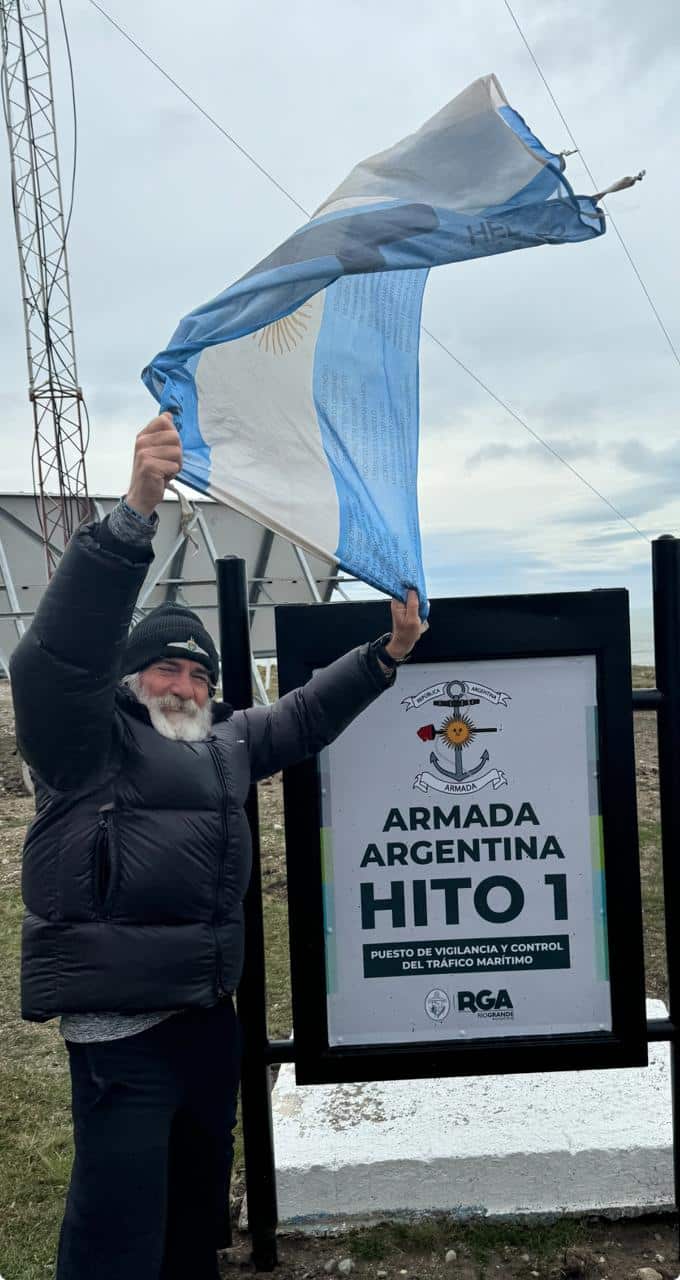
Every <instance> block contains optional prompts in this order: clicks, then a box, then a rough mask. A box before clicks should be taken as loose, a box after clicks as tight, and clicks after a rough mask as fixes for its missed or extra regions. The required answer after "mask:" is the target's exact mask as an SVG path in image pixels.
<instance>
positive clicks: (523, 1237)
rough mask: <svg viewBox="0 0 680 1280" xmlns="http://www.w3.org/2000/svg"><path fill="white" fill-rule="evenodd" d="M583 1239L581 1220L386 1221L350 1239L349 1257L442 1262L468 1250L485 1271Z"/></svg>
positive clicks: (547, 1253) (446, 1218)
mask: <svg viewBox="0 0 680 1280" xmlns="http://www.w3.org/2000/svg"><path fill="white" fill-rule="evenodd" d="M583 1235H584V1226H583V1224H582V1223H581V1222H580V1221H578V1220H577V1219H562V1220H560V1221H559V1222H556V1223H552V1224H549V1225H545V1226H531V1227H529V1226H524V1225H522V1224H520V1223H512V1222H493V1221H487V1220H486V1219H485V1218H480V1219H479V1220H478V1221H474V1222H468V1223H462V1222H456V1221H455V1220H453V1219H451V1218H449V1217H433V1218H429V1219H427V1220H425V1221H419V1222H385V1223H380V1224H379V1225H377V1226H375V1227H369V1228H367V1229H366V1230H363V1231H356V1232H352V1233H351V1234H350V1237H349V1239H348V1241H347V1245H348V1252H350V1253H351V1254H352V1256H353V1257H355V1258H361V1259H362V1260H363V1261H364V1262H382V1261H383V1259H386V1258H392V1259H393V1258H394V1255H395V1254H401V1255H403V1257H404V1258H405V1259H407V1258H408V1257H409V1256H411V1255H415V1254H424V1253H431V1254H434V1255H436V1256H437V1257H439V1258H442V1257H443V1256H444V1254H445V1252H446V1251H447V1249H456V1250H461V1249H464V1250H465V1251H466V1252H468V1253H469V1254H470V1255H471V1256H472V1258H473V1259H474V1261H475V1262H476V1263H478V1264H479V1265H480V1266H483V1265H484V1264H485V1263H486V1262H487V1261H488V1259H489V1258H490V1257H491V1256H492V1255H494V1254H499V1253H502V1252H503V1250H505V1249H523V1250H525V1251H526V1252H527V1253H530V1254H531V1256H532V1257H533V1258H534V1259H536V1260H538V1259H540V1258H541V1257H544V1256H545V1257H547V1256H552V1255H554V1254H555V1253H558V1252H559V1251H563V1250H564V1249H567V1248H571V1247H574V1246H575V1245H577V1244H578V1243H579V1242H580V1240H581V1239H582V1238H583Z"/></svg>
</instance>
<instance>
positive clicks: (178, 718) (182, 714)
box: [123, 671, 212, 742]
mask: <svg viewBox="0 0 680 1280" xmlns="http://www.w3.org/2000/svg"><path fill="white" fill-rule="evenodd" d="M123 684H124V685H127V687H128V689H131V690H132V692H133V693H134V695H135V697H136V698H137V701H138V702H141V703H142V704H143V706H145V707H146V709H147V711H148V713H149V719H150V720H151V723H152V725H153V727H154V729H156V730H157V732H158V733H162V735H163V737H164V738H174V739H175V741H177V742H202V741H203V739H204V738H207V737H208V734H209V733H210V730H211V728H212V706H211V704H210V702H209V701H208V702H206V704H205V706H204V707H199V705H198V703H197V702H194V699H193V698H178V697H177V696H176V695H175V694H174V693H166V694H163V696H162V697H152V696H151V695H150V694H148V693H147V692H146V690H145V689H144V687H143V684H142V676H141V672H139V671H136V672H134V674H133V675H131V676H124V677H123ZM166 711H172V713H173V714H172V715H170V716H167V715H166V714H165V713H166Z"/></svg>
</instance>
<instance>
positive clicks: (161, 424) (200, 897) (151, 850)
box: [11, 414, 422, 1280]
mask: <svg viewBox="0 0 680 1280" xmlns="http://www.w3.org/2000/svg"><path fill="white" fill-rule="evenodd" d="M181 465H182V450H181V444H180V439H179V436H178V434H177V431H176V430H175V428H174V426H173V423H172V419H171V417H170V415H169V414H162V415H161V416H160V417H158V418H155V419H154V420H153V421H152V422H151V423H149V425H148V426H147V427H146V428H145V429H144V430H143V431H142V432H140V434H139V436H138V437H137V442H136V446H135V456H134V463H133V469H132V478H131V481H130V486H129V489H128V492H127V495H126V497H125V499H123V500H122V501H121V503H120V504H119V505H118V506H117V507H116V508H115V510H114V511H113V512H112V513H111V515H110V516H109V517H108V518H107V519H105V520H103V521H102V522H101V523H93V524H89V525H85V526H83V527H82V528H81V529H80V530H79V531H78V533H77V534H76V535H75V537H74V538H73V539H72V540H71V543H70V544H69V546H68V548H67V550H66V552H65V553H64V556H63V558H62V560H61V562H60V564H59V567H58V569H57V572H56V573H55V575H54V577H53V579H52V581H51V582H50V585H49V587H48V588H47V590H46V592H45V594H44V596H43V598H42V600H41V603H40V606H39V608H38V610H37V613H36V615H35V619H34V621H33V623H32V625H31V626H30V628H29V630H28V631H27V633H26V635H25V636H24V637H23V639H22V640H21V641H20V643H19V645H18V646H17V648H16V650H15V652H14V656H13V659H12V664H11V675H12V689H13V695H14V704H15V712H16V724H17V740H18V744H19V748H20V750H21V753H22V755H23V756H24V758H25V760H26V761H27V762H28V764H29V766H30V768H31V771H32V773H33V777H34V780H35V787H36V817H35V820H34V822H33V823H32V825H31V827H30V830H29V832H28V836H27V839H26V846H25V851H24V875H23V893H24V902H25V906H26V914H25V918H24V926H23V939H22V943H23V945H22V1012H23V1016H24V1017H25V1018H27V1019H29V1020H31V1021H36V1022H45V1021H47V1020H48V1019H51V1018H55V1017H60V1018H61V1024H60V1025H61V1031H62V1033H63V1036H64V1039H65V1042H66V1046H67V1049H68V1055H69V1063H70V1070H71V1082H72V1108H73V1124H74V1140H75V1160H74V1165H73V1171H72V1176H71V1185H70V1188H69V1193H68V1198H67V1203H66V1211H65V1215H64V1221H63V1224H62V1230H61V1236H60V1242H59V1256H58V1262H57V1280H218V1277H219V1271H218V1263H217V1250H218V1248H220V1246H221V1245H223V1244H224V1243H225V1239H226V1237H225V1215H226V1213H227V1209H228V1206H227V1200H228V1185H229V1173H230V1168H231V1158H232V1130H233V1127H234V1123H235V1117H236V1100H237V1092H238V1082H239V1060H240V1053H239V1031H238V1022H237V1018H236V1014H235V1011H234V1005H233V1000H232V995H233V992H234V990H235V988H236V986H237V985H238V981H239V977H240V973H241V963H242V952H243V916H242V902H243V897H244V894H245V891H246V888H247V885H248V880H249V875H250V833H249V828H248V822H247V819H246V816H245V812H244V808H243V806H244V802H245V799H246V796H247V794H248V789H249V787H250V784H251V782H256V781H257V780H258V779H260V778H264V777H267V776H268V775H270V774H272V773H275V772H278V771H279V770H280V769H282V768H285V767H286V766H288V765H291V764H294V763H295V762H297V761H299V760H301V759H303V758H304V757H305V756H309V755H312V754H314V753H316V752H318V751H319V750H321V748H322V747H323V746H325V745H326V744H327V743H329V742H331V741H332V740H333V739H334V738H335V737H336V736H337V735H338V734H339V733H341V732H342V730H343V729H344V728H345V727H346V726H347V725H348V724H349V723H350V721H351V720H353V719H354V717H355V716H356V715H358V714H359V712H361V711H362V710H363V709H364V708H365V707H367V706H368V705H369V703H371V702H372V701H373V699H375V698H376V697H378V696H379V694H380V693H381V691H382V690H384V689H386V688H388V687H389V686H390V685H391V684H392V683H393V682H394V678H395V668H396V666H397V665H398V664H399V663H400V662H401V661H403V660H404V658H405V657H407V656H408V653H409V652H410V651H411V649H412V648H413V646H414V644H415V643H416V641H417V640H418V638H419V636H420V633H421V630H422V627H421V624H420V622H419V619H418V601H417V597H416V595H415V592H411V593H409V598H408V601H407V604H406V605H403V604H401V603H400V602H398V601H393V602H392V623H393V626H392V634H391V635H390V636H384V637H382V638H381V639H380V640H378V641H375V642H374V643H373V644H369V645H366V646H364V647H362V648H359V649H356V650H354V651H352V652H351V653H348V654H346V655H345V656H344V657H343V658H341V659H339V661H337V662H334V663H332V664H331V665H330V666H328V667H326V668H325V669H324V670H322V671H319V672H317V673H316V674H315V675H314V676H313V677H312V679H311V680H310V681H309V682H308V683H307V684H306V685H305V686H304V688H301V689H297V690H295V691H294V692H293V693H290V694H287V695H286V697H284V698H281V699H280V700H279V701H278V702H276V703H275V704H274V705H273V706H269V707H253V708H251V709H249V710H246V711H239V712H232V710H231V708H230V707H229V706H227V705H226V704H224V703H221V702H216V701H215V700H214V694H215V689H216V685H217V682H218V674H219V672H218V655H217V651H216V649H215V646H214V644H213V642H212V639H211V637H210V635H209V634H208V632H207V631H206V630H205V628H204V627H203V625H202V623H201V621H200V619H199V618H198V616H197V615H196V614H194V613H192V612H191V610H189V609H184V608H182V607H177V606H173V605H161V606H160V608H158V609H155V610H153V611H152V612H150V613H149V614H147V616H146V617H145V618H144V619H143V621H142V622H140V623H139V624H138V625H137V626H136V627H135V628H134V629H133V630H132V632H130V634H128V631H129V626H130V621H131V618H132V614H133V610H134V607H135V602H136V599H137V595H138V593H139V590H140V588H141V585H142V582H143V580H144V578H145V576H146V573H147V570H148V567H149V564H150V562H151V560H152V558H153V554H152V550H151V542H152V539H153V535H154V532H155V528H156V525H157V521H158V517H157V515H156V514H155V508H156V506H157V505H158V503H159V502H160V500H161V499H162V497H163V493H164V488H165V485H166V483H168V482H169V481H170V480H171V479H172V477H173V476H175V475H176V474H177V473H178V472H179V471H180V469H181ZM223 662H224V663H228V662H229V655H228V654H224V655H223Z"/></svg>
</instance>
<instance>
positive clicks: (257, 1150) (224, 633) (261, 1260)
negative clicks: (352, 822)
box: [216, 556, 278, 1271]
mask: <svg viewBox="0 0 680 1280" xmlns="http://www.w3.org/2000/svg"><path fill="white" fill-rule="evenodd" d="M216 567H217V591H218V600H219V620H220V650H221V656H222V695H223V697H224V700H225V702H229V703H231V705H232V706H233V707H234V709H235V710H242V709H243V708H244V707H250V706H252V702H253V694H252V682H251V654H250V627H249V611H248V583H247V578H246V564H245V560H241V559H239V558H238V557H237V556H225V557H224V558H221V559H219V560H217V562H216ZM246 812H247V815H248V821H249V823H250V830H251V834H252V841H253V870H252V875H251V878H250V884H249V886H248V892H247V894H246V897H245V901H244V912H245V963H244V967H243V977H242V979H241V982H240V985H239V989H238V1012H239V1019H240V1022H241V1027H242V1029H243V1071H242V1077H241V1115H242V1120H243V1145H244V1150H245V1162H246V1195H247V1199H248V1227H249V1231H250V1237H251V1242H252V1255H251V1256H252V1261H253V1263H254V1265H255V1267H256V1269H257V1270H258V1271H271V1270H273V1268H274V1267H275V1266H276V1265H277V1263H278V1254H277V1248H276V1226H277V1222H278V1210H277V1204H276V1169H275V1164H274V1135H273V1130H272V1110H271V1073H270V1066H269V1061H270V1059H269V1053H268V1041H267V1004H266V980H265V951H264V923H263V918H262V877H261V869H260V835H259V821H258V809H257V790H256V788H255V787H251V789H250V793H249V795H248V800H247V802H246Z"/></svg>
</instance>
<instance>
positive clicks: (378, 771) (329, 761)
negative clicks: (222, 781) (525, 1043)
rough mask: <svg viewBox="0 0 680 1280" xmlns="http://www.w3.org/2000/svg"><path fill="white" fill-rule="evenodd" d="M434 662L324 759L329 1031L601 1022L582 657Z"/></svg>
mask: <svg viewBox="0 0 680 1280" xmlns="http://www.w3.org/2000/svg"><path fill="white" fill-rule="evenodd" d="M442 665H443V668H444V669H443V670H442ZM442 665H440V664H437V665H427V664H422V663H417V664H414V665H413V666H409V667H405V668H404V669H403V670H402V671H401V672H400V673H399V679H398V681H397V682H396V684H395V687H394V688H393V689H392V690H390V691H389V692H388V693H386V694H384V695H383V696H382V697H381V698H379V699H378V701H377V702H375V703H373V704H372V706H370V707H369V708H368V709H367V710H366V711H365V712H364V714H363V715H362V716H360V717H359V719H358V720H357V721H355V722H354V723H353V724H352V725H350V727H349V728H348V729H347V730H346V731H345V733H343V734H342V736H341V737H340V738H339V739H338V740H337V741H336V742H335V743H333V745H332V746H331V747H330V748H329V749H328V750H327V751H325V752H324V753H323V755H322V757H321V762H320V766H321V813H322V837H323V839H322V848H323V886H324V913H325V969H326V977H327V1000H328V1029H329V1043H330V1044H331V1045H340V1044H390V1043H397V1044H402V1043H407V1042H411V1043H413V1042H418V1041H429V1040H432V1039H433V1037H434V1036H436V1037H437V1038H438V1039H443V1038H447V1039H456V1038H463V1037H470V1038H486V1037H496V1036H498V1035H499V1034H502V1035H503V1036H508V1035H527V1034H531V1035H535V1034H543V1035H545V1034H549V1035H555V1034H558V1033H565V1032H569V1033H571V1032H582V1031H605V1030H606V1031H611V1025H612V1021H611V1001H610V991H609V970H608V946H607V931H606V915H605V911H606V908H605V900H604V881H603V859H602V824H601V813H600V801H599V787H598V745H597V733H596V723H597V693H596V662H595V658H594V657H593V656H585V657H565V658H529V659H521V658H516V659H509V660H508V659H506V660H503V661H499V662H467V663H462V664H460V663H445V664H442Z"/></svg>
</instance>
